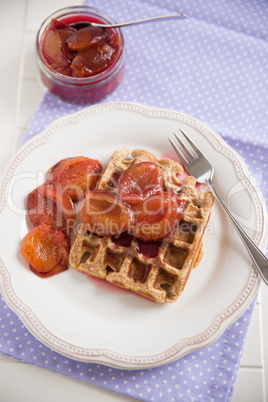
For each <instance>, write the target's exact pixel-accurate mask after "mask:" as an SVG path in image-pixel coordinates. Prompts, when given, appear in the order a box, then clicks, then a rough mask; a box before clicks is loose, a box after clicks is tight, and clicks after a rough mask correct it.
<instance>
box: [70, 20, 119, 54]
mask: <svg viewBox="0 0 268 402" xmlns="http://www.w3.org/2000/svg"><path fill="white" fill-rule="evenodd" d="M111 36H112V32H111V31H110V30H109V29H105V28H100V27H93V26H91V25H88V26H87V27H84V28H81V29H79V30H75V32H74V33H73V34H72V35H70V36H69V37H68V38H67V40H66V43H67V45H68V46H69V48H70V49H71V50H73V51H79V50H85V49H88V48H90V47H92V46H95V45H99V44H101V43H103V42H105V41H106V40H107V39H108V38H110V37H111Z"/></svg>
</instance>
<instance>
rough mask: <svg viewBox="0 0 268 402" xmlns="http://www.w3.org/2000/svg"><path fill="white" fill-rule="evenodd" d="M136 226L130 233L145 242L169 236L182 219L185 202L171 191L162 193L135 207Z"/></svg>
mask: <svg viewBox="0 0 268 402" xmlns="http://www.w3.org/2000/svg"><path fill="white" fill-rule="evenodd" d="M133 211H134V217H135V225H133V226H132V228H131V229H130V233H131V234H132V235H133V236H135V237H138V238H139V239H142V240H145V241H151V240H158V239H162V238H163V237H166V236H168V235H169V234H170V233H171V231H172V230H174V229H175V228H176V226H177V225H178V224H179V222H180V220H181V219H182V216H183V212H184V201H183V200H182V199H180V198H178V197H177V196H176V194H175V193H173V192H171V191H162V192H159V193H157V194H155V195H152V196H151V197H149V198H147V199H146V200H145V201H144V202H142V203H140V204H138V205H135V206H134V207H133Z"/></svg>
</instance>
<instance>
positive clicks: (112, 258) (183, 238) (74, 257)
mask: <svg viewBox="0 0 268 402" xmlns="http://www.w3.org/2000/svg"><path fill="white" fill-rule="evenodd" d="M131 155H132V158H128V156H129V150H128V149H127V148H120V149H118V150H116V151H115V152H114V154H113V155H112V157H111V159H110V161H109V162H108V164H107V167H106V169H105V171H104V174H103V176H102V178H101V179H100V181H99V183H98V185H97V188H98V189H101V190H109V191H112V192H114V193H115V194H116V193H117V189H116V183H117V179H118V177H119V176H120V174H121V173H123V172H124V171H125V170H126V169H128V168H129V167H130V166H132V165H134V164H136V163H139V162H145V161H154V162H156V163H157V164H158V165H159V166H161V168H162V169H163V173H164V187H165V190H174V191H176V192H178V193H179V195H180V197H181V198H182V199H184V200H186V201H188V203H187V204H186V205H187V206H186V209H185V213H184V217H183V219H182V220H181V222H180V224H179V225H178V227H177V228H176V229H175V231H173V232H172V233H171V234H170V235H169V236H168V237H166V238H164V239H162V241H161V244H160V247H159V251H158V255H157V256H156V257H154V258H146V257H145V256H144V255H143V254H141V253H140V252H139V251H138V249H137V248H138V245H139V239H137V238H133V240H132V242H131V245H130V246H129V247H123V246H121V245H118V244H115V243H114V242H113V241H112V238H111V237H110V236H105V237H98V236H96V235H94V234H92V233H89V232H88V231H87V230H86V228H85V227H84V225H83V224H81V226H80V228H79V231H78V233H77V235H76V238H75V240H74V243H73V245H72V248H71V251H70V257H69V262H70V265H71V266H72V267H73V268H75V269H77V270H79V271H82V272H85V273H87V274H89V275H92V276H95V277H98V278H102V279H106V280H107V281H109V282H111V283H113V284H115V285H117V286H120V287H122V288H125V289H130V290H132V291H133V292H136V293H139V294H141V295H143V296H145V297H147V298H149V299H152V300H154V301H156V302H160V303H163V302H170V303H172V302H174V301H176V300H177V299H178V297H179V295H180V294H181V292H182V291H183V289H184V287H185V285H186V282H187V280H188V278H189V275H190V273H191V270H192V269H193V268H194V267H195V266H196V265H198V264H199V262H200V260H201V258H202V255H203V241H202V239H203V235H204V232H205V229H206V226H207V223H208V221H209V217H210V213H211V208H212V205H213V202H214V197H213V195H212V193H211V192H206V193H202V192H200V191H198V190H197V189H196V186H195V184H196V180H195V178H194V177H192V176H188V177H186V178H185V179H184V181H183V182H182V183H181V182H180V181H179V177H178V176H179V175H180V174H181V173H182V172H183V168H182V167H181V165H180V164H179V163H177V162H175V161H173V160H170V159H157V158H156V156H154V155H153V154H151V153H150V152H148V151H144V150H139V149H136V150H134V151H133V152H132V153H131Z"/></svg>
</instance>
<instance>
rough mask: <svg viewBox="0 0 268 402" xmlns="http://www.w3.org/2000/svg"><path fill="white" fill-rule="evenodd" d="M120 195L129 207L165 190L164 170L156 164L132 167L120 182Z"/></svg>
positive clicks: (123, 174)
mask: <svg viewBox="0 0 268 402" xmlns="http://www.w3.org/2000/svg"><path fill="white" fill-rule="evenodd" d="M117 189H118V194H119V196H120V198H122V200H123V201H125V202H126V203H128V204H129V205H136V204H139V203H141V202H143V201H145V200H146V199H147V198H149V197H150V196H152V195H154V194H157V193H159V192H160V191H162V189H163V170H162V169H161V167H160V166H158V165H157V164H156V163H155V162H140V163H137V164H136V165H133V166H130V167H129V168H128V169H127V170H126V171H125V172H124V173H122V174H121V176H120V177H119V180H118V186H117Z"/></svg>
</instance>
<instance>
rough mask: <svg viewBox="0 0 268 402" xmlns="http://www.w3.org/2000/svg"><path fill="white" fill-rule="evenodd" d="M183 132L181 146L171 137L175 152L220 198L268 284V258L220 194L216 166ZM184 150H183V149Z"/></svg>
mask: <svg viewBox="0 0 268 402" xmlns="http://www.w3.org/2000/svg"><path fill="white" fill-rule="evenodd" d="M180 131H181V133H182V134H183V136H184V140H183V141H182V140H181V139H180V138H179V137H178V136H177V135H176V134H175V133H174V135H175V137H176V139H177V141H178V142H179V144H180V147H181V149H180V148H178V147H177V145H175V143H174V142H173V141H172V140H171V139H170V138H169V141H170V143H171V145H172V146H173V148H174V150H175V152H176V153H177V155H178V156H179V158H180V160H181V161H182V163H183V164H184V166H185V169H186V170H187V172H188V173H189V174H190V175H191V176H194V177H195V178H196V180H198V182H200V183H205V184H207V185H208V186H209V188H210V189H211V191H212V193H213V194H214V196H215V198H216V199H217V200H218V202H219V203H220V205H221V206H222V207H223V209H224V211H225V212H226V214H227V215H228V216H229V218H230V219H231V221H232V222H233V224H234V226H235V228H236V230H237V232H238V234H239V236H240V237H241V239H242V241H243V243H244V245H245V246H246V249H247V251H248V253H249V255H250V257H251V259H252V261H253V263H254V265H255V266H256V268H257V269H258V271H259V273H260V275H261V277H262V279H263V280H264V282H265V283H266V285H268V258H267V257H266V256H265V255H264V254H263V253H262V251H261V250H260V249H259V248H258V247H257V246H256V244H255V243H254V242H253V241H252V240H251V239H250V237H249V236H248V235H247V233H246V232H245V231H244V229H243V228H242V227H241V226H240V224H239V223H238V222H237V220H236V219H235V218H234V216H233V215H232V213H231V211H230V210H229V208H228V207H227V205H226V204H225V202H224V201H223V200H222V198H221V197H220V195H219V194H218V193H217V191H216V190H215V188H214V186H213V184H212V177H213V173H214V168H213V166H211V164H210V163H209V161H208V160H207V158H206V157H205V156H204V154H203V153H202V152H201V151H200V149H199V148H198V147H197V146H196V145H195V143H194V142H193V141H192V140H191V139H190V138H189V136H188V135H187V134H186V133H185V132H184V131H183V130H182V129H181V128H180ZM182 150H183V151H182Z"/></svg>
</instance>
